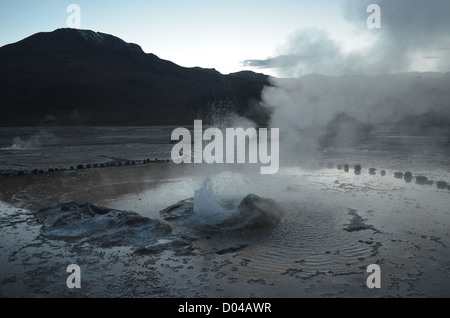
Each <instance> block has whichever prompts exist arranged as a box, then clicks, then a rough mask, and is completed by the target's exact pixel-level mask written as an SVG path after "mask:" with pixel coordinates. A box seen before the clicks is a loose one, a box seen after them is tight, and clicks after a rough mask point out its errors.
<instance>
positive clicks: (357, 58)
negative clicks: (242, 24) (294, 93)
mask: <svg viewBox="0 0 450 318" xmlns="http://www.w3.org/2000/svg"><path fill="white" fill-rule="evenodd" d="M341 3H342V12H343V17H344V18H345V19H346V20H347V21H348V22H349V23H350V24H352V25H353V26H354V27H355V30H358V32H359V35H366V36H368V38H370V43H369V44H370V45H368V46H367V47H365V48H364V49H360V50H357V51H352V52H346V51H345V50H344V49H343V45H342V44H341V43H339V42H338V41H336V40H335V39H333V38H331V37H330V35H329V34H328V33H327V32H326V31H324V30H321V29H318V28H316V29H315V28H308V29H301V30H297V31H295V32H294V33H293V34H292V35H291V36H289V37H288V38H287V40H286V41H285V43H284V44H282V45H281V47H280V48H279V49H278V54H277V55H276V56H273V57H269V58H267V59H264V60H255V59H249V60H245V61H243V62H242V64H243V65H244V66H248V67H255V68H262V69H264V68H273V69H276V70H277V71H278V73H279V75H280V76H282V77H299V76H302V75H305V74H312V73H318V74H323V75H344V74H347V75H349V74H353V75H363V74H366V75H374V74H385V73H396V72H407V71H448V70H449V69H450V51H449V48H448V44H447V43H449V41H450V33H449V32H448V31H449V30H450V19H449V17H448V13H449V12H450V1H441V0H429V1H423V0H378V1H375V0H361V1H354V0H342V1H341ZM372 3H376V4H378V5H379V6H380V8H381V29H369V28H368V27H367V25H366V20H367V18H368V16H369V13H367V12H366V8H367V6H368V5H369V4H372ZM355 32H356V31H355ZM430 57H433V59H430Z"/></svg>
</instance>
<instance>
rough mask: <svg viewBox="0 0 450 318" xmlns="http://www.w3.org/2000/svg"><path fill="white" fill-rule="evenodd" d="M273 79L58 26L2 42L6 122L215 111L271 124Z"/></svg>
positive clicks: (163, 119) (0, 96)
mask: <svg viewBox="0 0 450 318" xmlns="http://www.w3.org/2000/svg"><path fill="white" fill-rule="evenodd" d="M268 79H269V78H268V76H266V75H264V74H258V73H254V72H250V71H244V72H238V73H232V74H228V75H223V74H221V73H219V72H218V71H216V70H214V69H204V68H200V67H194V68H186V67H181V66H179V65H177V64H175V63H172V62H170V61H166V60H163V59H160V58H158V57H157V56H156V55H154V54H147V53H145V52H144V51H143V50H142V49H141V47H140V46H139V45H136V44H132V43H126V42H125V41H123V40H122V39H119V38H117V37H115V36H112V35H108V34H104V33H100V32H94V31H90V30H78V29H58V30H55V31H53V32H42V33H37V34H34V35H32V36H30V37H28V38H26V39H23V40H22V41H19V42H17V43H13V44H9V45H6V46H3V47H1V48H0V82H1V83H2V85H1V87H0V101H1V106H0V125H1V126H18V125H24V126H27V125H43V124H49V125H166V124H192V123H193V120H194V119H204V120H205V121H207V119H208V118H213V117H214V116H215V114H212V113H213V112H219V113H220V112H222V113H230V112H232V113H236V114H238V115H241V116H245V117H247V118H249V119H251V120H253V121H255V122H256V123H257V124H260V125H264V124H266V123H267V121H268V120H269V117H270V114H269V113H268V111H267V110H266V109H264V108H263V107H261V106H260V105H259V101H260V97H261V91H262V89H263V87H264V86H265V85H269V82H268Z"/></svg>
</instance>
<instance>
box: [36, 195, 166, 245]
mask: <svg viewBox="0 0 450 318" xmlns="http://www.w3.org/2000/svg"><path fill="white" fill-rule="evenodd" d="M35 216H36V217H37V218H38V220H39V221H40V222H41V223H42V225H43V227H42V234H43V235H44V236H46V237H48V238H52V239H69V240H73V239H76V240H77V242H79V243H81V242H83V243H84V242H88V243H91V244H96V245H99V246H101V247H112V246H147V245H149V244H155V243H157V242H158V239H159V238H161V237H165V236H168V235H170V234H171V233H172V228H171V227H170V226H169V225H167V224H165V223H162V222H160V221H158V220H153V219H149V218H146V217H143V216H141V215H139V214H137V213H135V212H131V211H120V210H113V209H109V208H106V207H102V206H96V205H94V204H92V203H85V204H78V203H74V202H71V203H62V204H58V205H56V206H53V207H49V208H45V209H42V210H40V211H38V212H36V214H35Z"/></svg>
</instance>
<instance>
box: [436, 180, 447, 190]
mask: <svg viewBox="0 0 450 318" xmlns="http://www.w3.org/2000/svg"><path fill="white" fill-rule="evenodd" d="M436 186H437V188H438V189H447V182H445V181H438V182H437V183H436Z"/></svg>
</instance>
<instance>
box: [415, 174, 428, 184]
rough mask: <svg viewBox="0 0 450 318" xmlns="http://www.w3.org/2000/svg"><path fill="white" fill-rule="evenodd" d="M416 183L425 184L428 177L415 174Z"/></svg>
mask: <svg viewBox="0 0 450 318" xmlns="http://www.w3.org/2000/svg"><path fill="white" fill-rule="evenodd" d="M416 183H417V184H420V185H425V184H427V183H428V178H427V177H425V176H417V177H416Z"/></svg>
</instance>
